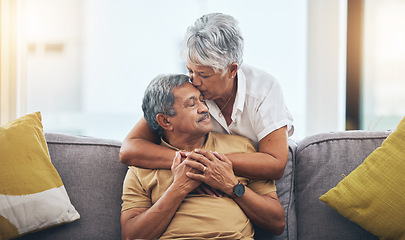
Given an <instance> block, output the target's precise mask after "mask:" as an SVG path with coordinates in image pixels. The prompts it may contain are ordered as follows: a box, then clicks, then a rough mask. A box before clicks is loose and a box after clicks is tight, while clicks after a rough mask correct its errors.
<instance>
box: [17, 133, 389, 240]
mask: <svg viewBox="0 0 405 240" xmlns="http://www.w3.org/2000/svg"><path fill="white" fill-rule="evenodd" d="M389 134H390V132H369V131H346V132H335V133H325V134H318V135H314V136H311V137H308V138H305V139H303V140H301V141H299V142H298V143H297V142H294V141H292V140H290V141H289V150H290V151H289V159H288V164H287V167H286V170H285V173H284V176H283V178H282V179H281V180H279V181H277V183H276V184H277V188H278V195H279V199H280V202H281V203H282V205H283V207H284V209H285V214H286V228H285V230H284V233H283V234H282V235H281V236H273V235H271V234H269V233H266V232H264V231H263V230H260V229H257V232H256V238H257V239H299V240H305V239H311V240H314V239H316V240H318V239H339V240H340V239H345V240H350V239H353V240H354V239H356V240H358V239H377V238H376V237H375V236H373V235H371V234H370V233H368V232H366V231H365V230H363V229H362V228H361V227H359V226H358V225H356V224H354V223H352V222H350V221H349V220H347V219H345V218H343V217H342V216H341V215H340V214H339V213H337V212H336V211H335V210H333V209H331V208H330V207H328V206H327V205H326V204H324V203H323V202H321V201H320V200H319V197H320V196H321V195H322V194H324V193H326V192H327V191H328V190H329V189H330V188H332V187H334V186H336V184H337V183H338V182H339V181H340V180H341V179H342V178H343V176H345V175H348V174H349V173H350V172H351V171H352V170H354V169H355V168H356V167H357V166H358V165H359V164H361V163H362V161H363V160H364V159H365V158H366V157H367V156H368V155H369V154H370V153H371V152H372V151H373V150H374V149H376V148H377V147H378V146H380V145H381V143H382V142H383V140H384V139H385V138H386V137H387V136H388V135H389ZM45 137H46V139H47V142H48V148H49V152H50V155H51V159H52V162H53V164H54V165H55V167H56V169H57V170H58V172H59V174H60V176H61V178H62V180H63V182H64V184H65V187H66V190H67V192H68V194H69V197H70V199H71V202H72V204H73V205H74V206H75V207H76V209H77V211H78V212H79V213H80V215H81V219H79V220H77V221H75V222H73V223H68V224H64V225H61V226H57V227H53V228H49V229H46V230H42V231H39V232H36V233H31V234H27V235H25V236H23V237H20V238H19V239H52V240H53V239H58V240H60V239H98V240H101V239H108V240H112V239H120V238H121V229H120V207H121V206H120V205H121V191H122V183H123V180H124V177H125V174H126V170H127V167H126V166H125V165H124V164H122V163H120V161H119V150H120V146H121V143H120V142H119V141H114V140H107V139H97V138H89V137H79V136H71V135H64V134H55V133H47V134H46V135H45Z"/></svg>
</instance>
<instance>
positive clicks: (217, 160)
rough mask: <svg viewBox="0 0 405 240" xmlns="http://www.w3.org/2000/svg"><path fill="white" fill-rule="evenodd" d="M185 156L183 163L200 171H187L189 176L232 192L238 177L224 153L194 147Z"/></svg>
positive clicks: (229, 192) (228, 193) (223, 190)
mask: <svg viewBox="0 0 405 240" xmlns="http://www.w3.org/2000/svg"><path fill="white" fill-rule="evenodd" d="M186 156H187V158H186V159H185V160H184V162H183V163H185V164H186V165H187V166H189V167H191V168H193V169H195V170H198V171H199V172H200V173H196V172H188V173H187V176H188V177H189V178H191V179H194V180H197V181H201V182H204V183H206V184H207V185H209V186H210V187H211V188H213V189H218V190H220V191H222V192H224V193H226V194H227V195H231V194H232V192H233V187H234V186H235V185H236V184H237V183H238V179H237V178H236V176H235V174H234V172H233V169H232V162H231V161H230V160H229V159H228V158H227V157H226V156H225V155H223V154H220V153H217V152H211V151H207V150H203V149H196V150H195V151H193V152H188V153H186Z"/></svg>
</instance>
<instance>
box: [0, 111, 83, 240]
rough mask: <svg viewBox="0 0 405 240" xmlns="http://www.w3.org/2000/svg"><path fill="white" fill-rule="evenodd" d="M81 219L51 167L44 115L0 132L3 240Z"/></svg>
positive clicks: (25, 118) (0, 225)
mask: <svg viewBox="0 0 405 240" xmlns="http://www.w3.org/2000/svg"><path fill="white" fill-rule="evenodd" d="M79 218H80V215H79V213H78V212H77V211H76V209H75V208H74V207H73V205H72V204H71V202H70V199H69V197H68V195H67V193H66V190H65V187H64V185H63V182H62V180H61V178H60V176H59V174H58V172H57V171H56V169H55V167H54V166H53V165H52V163H51V159H50V156H49V152H48V147H47V144H46V140H45V136H44V134H43V128H42V123H41V113H40V112H36V113H33V114H27V115H25V116H23V117H21V118H19V119H17V120H14V121H12V122H10V123H8V124H6V125H4V126H2V127H1V128H0V239H9V238H14V237H17V236H20V235H23V234H25V233H28V232H32V231H37V230H40V229H43V228H48V227H51V226H55V225H60V224H62V223H67V222H72V221H75V220H77V219H79Z"/></svg>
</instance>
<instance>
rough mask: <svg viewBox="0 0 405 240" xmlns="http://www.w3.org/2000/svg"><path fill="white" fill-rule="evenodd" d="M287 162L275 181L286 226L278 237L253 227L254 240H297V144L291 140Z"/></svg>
mask: <svg viewBox="0 0 405 240" xmlns="http://www.w3.org/2000/svg"><path fill="white" fill-rule="evenodd" d="M288 149H289V152H288V161H287V165H286V168H285V170H284V175H283V177H282V178H281V179H280V180H278V181H276V186H277V195H278V198H279V200H280V203H281V205H282V206H283V208H284V213H285V221H286V225H285V228H284V232H283V234H281V235H280V236H277V235H273V234H270V233H268V232H265V231H264V230H262V229H260V228H259V227H257V226H255V230H256V234H255V239H260V240H262V239H289V240H296V239H297V223H296V211H295V196H294V179H295V178H294V168H295V152H296V149H297V143H296V142H294V141H293V140H291V139H290V140H289V141H288Z"/></svg>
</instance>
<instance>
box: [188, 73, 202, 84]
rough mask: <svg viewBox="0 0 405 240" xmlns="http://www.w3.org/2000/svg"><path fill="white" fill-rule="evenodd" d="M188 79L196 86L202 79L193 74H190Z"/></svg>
mask: <svg viewBox="0 0 405 240" xmlns="http://www.w3.org/2000/svg"><path fill="white" fill-rule="evenodd" d="M190 79H191V82H192V83H193V85H194V86H196V87H199V86H201V84H202V81H201V80H200V79H199V78H198V77H195V76H194V74H193V75H190Z"/></svg>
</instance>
